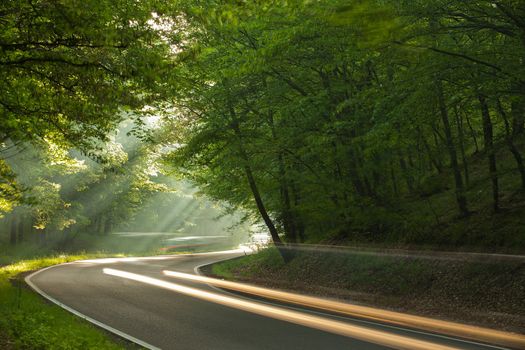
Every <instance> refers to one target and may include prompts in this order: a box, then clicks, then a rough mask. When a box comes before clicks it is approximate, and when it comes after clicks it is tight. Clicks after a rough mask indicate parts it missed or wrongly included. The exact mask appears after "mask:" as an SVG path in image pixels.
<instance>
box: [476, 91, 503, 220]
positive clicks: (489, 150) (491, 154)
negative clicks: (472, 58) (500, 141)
mask: <svg viewBox="0 0 525 350" xmlns="http://www.w3.org/2000/svg"><path fill="white" fill-rule="evenodd" d="M478 101H479V104H480V107H481V119H482V122H483V143H484V147H485V153H486V154H487V160H488V165H489V173H490V180H491V182H492V208H493V209H494V211H495V212H497V211H499V185H498V170H497V167H496V155H495V151H494V144H493V130H492V121H491V120H490V113H489V106H488V105H487V99H486V97H485V96H484V95H483V94H481V93H479V94H478Z"/></svg>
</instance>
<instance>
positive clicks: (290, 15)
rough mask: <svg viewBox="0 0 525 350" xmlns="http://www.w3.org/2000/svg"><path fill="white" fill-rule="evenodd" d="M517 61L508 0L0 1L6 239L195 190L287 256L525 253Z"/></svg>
mask: <svg viewBox="0 0 525 350" xmlns="http://www.w3.org/2000/svg"><path fill="white" fill-rule="evenodd" d="M524 59H525V3H524V2H523V1H520V0H493V1H486V0H476V1H461V0H424V1H423V0H411V1H405V0H402V1H391V0H361V1H345V0H324V1H302V0H261V1H214V0H180V1H173V2H169V3H166V2H162V1H154V0H143V1H135V2H131V1H124V0H119V1H113V0H86V1H82V2H80V1H66V0H64V1H51V0H7V1H3V2H2V4H1V5H0V76H1V77H2V79H0V115H1V117H0V215H1V216H2V219H1V220H0V226H1V229H0V235H1V240H3V241H4V242H5V243H8V242H10V243H11V244H12V245H16V244H17V243H19V242H20V241H23V240H27V239H29V238H28V237H39V238H37V239H38V240H39V241H40V242H41V243H42V244H45V241H46V237H47V236H54V237H66V238H67V237H68V235H74V234H75V233H78V232H89V233H91V234H93V235H100V234H105V233H109V232H111V231H114V230H117V229H120V230H129V228H130V227H137V226H138V225H139V226H140V224H139V222H141V223H142V222H144V221H145V220H150V221H151V222H154V223H158V222H161V221H164V222H166V220H169V218H166V217H165V216H167V215H173V213H171V214H169V213H170V208H173V207H174V206H175V205H176V203H177V201H178V202H180V201H183V198H184V193H185V192H184V191H185V190H188V189H190V188H191V189H193V188H194V189H198V193H199V194H200V196H202V197H203V198H205V200H206V201H210V202H214V203H220V205H219V207H220V209H213V211H214V213H215V212H216V213H215V214H213V215H227V214H231V215H237V217H240V219H239V221H240V222H241V223H248V224H250V225H251V224H260V225H262V226H263V227H264V228H265V230H267V231H268V232H269V234H270V236H271V238H272V241H273V243H274V244H275V245H276V246H277V247H280V248H281V249H282V252H283V254H284V253H285V252H286V247H288V246H293V245H294V244H298V243H304V242H309V243H318V242H322V243H334V244H375V245H389V246H398V245H419V246H424V245H430V246H434V247H435V246H439V247H441V248H443V249H457V248H458V247H459V248H464V249H467V248H468V249H477V250H484V251H523V249H524V248H523V247H524V246H525V245H524V244H525V229H523V227H525V226H524V224H525V221H524V219H523V218H524V217H525V216H524V214H525V196H524V192H525V165H524V160H523V157H524V151H525V147H524V146H525V65H524ZM176 187H178V189H176ZM148 203H149V204H148ZM152 203H153V204H152ZM147 205H149V209H148V213H147V214H144V213H143V214H142V216H141V215H140V213H141V209H142V208H143V207H145V206H147ZM191 205H193V204H191V203H190V204H186V206H191ZM195 206H198V205H197V204H195ZM196 210H197V209H196ZM200 210H204V211H206V210H207V209H206V208H204V209H200ZM209 210H212V209H209ZM219 212H220V213H222V214H219ZM239 213H241V214H239ZM192 214H193V213H192ZM213 215H211V216H213ZM181 217H182V221H184V215H183V214H181V215H179V217H178V219H180V218H181ZM165 226H166V227H168V226H169V227H170V229H179V228H180V227H182V226H181V224H180V223H178V224H173V223H172V224H169V223H167V224H166V225H165ZM166 227H164V228H163V229H165V228H166ZM148 228H149V229H151V226H148ZM284 255H285V256H286V254H284Z"/></svg>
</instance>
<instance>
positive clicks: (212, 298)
mask: <svg viewBox="0 0 525 350" xmlns="http://www.w3.org/2000/svg"><path fill="white" fill-rule="evenodd" d="M103 272H104V273H105V274H107V275H110V276H115V277H120V278H125V279H129V280H133V281H137V282H140V283H145V284H149V285H152V286H156V287H160V288H164V289H168V290H171V291H174V292H177V293H181V294H184V295H188V296H191V297H195V298H198V299H202V300H206V301H209V302H213V303H216V304H221V305H224V306H228V307H232V308H236V309H239V310H243V311H247V312H252V313H255V314H258V315H262V316H266V317H271V318H275V319H278V320H282V321H286V322H290V323H294V324H298V325H302V326H306V327H310V328H315V329H318V330H321V331H325V332H330V333H334V334H339V335H342V336H346V337H351V338H355V339H359V340H363V341H368V342H372V343H376V344H380V345H385V346H388V347H390V348H396V349H413V350H429V349H433V350H453V349H455V348H453V347H448V346H443V345H438V344H434V343H430V342H426V341H420V340H414V339H411V338H408V337H403V336H398V335H394V334H390V333H387V332H381V331H376V330H372V329H368V328H365V327H359V326H354V325H350V324H346V323H343V322H339V321H334V320H331V319H328V318H323V317H318V316H312V315H309V314H306V313H301V312H297V311H291V310H287V309H283V308H278V307H275V306H269V305H263V304H260V303H256V302H252V301H247V300H243V299H238V298H234V297H230V296H225V295H221V294H217V293H211V292H207V291H203V290H200V289H196V288H191V287H186V286H183V285H180V284H175V283H170V282H166V281H162V280H159V279H156V278H151V277H147V276H143V275H139V274H135V273H131V272H126V271H120V270H115V269H110V268H104V269H103Z"/></svg>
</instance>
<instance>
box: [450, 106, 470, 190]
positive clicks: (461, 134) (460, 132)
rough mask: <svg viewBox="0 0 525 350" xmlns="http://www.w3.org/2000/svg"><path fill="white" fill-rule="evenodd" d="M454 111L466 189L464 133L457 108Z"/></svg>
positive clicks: (466, 164) (466, 172) (466, 167)
mask: <svg viewBox="0 0 525 350" xmlns="http://www.w3.org/2000/svg"><path fill="white" fill-rule="evenodd" d="M454 111H455V115H456V127H457V129H458V137H459V150H460V152H461V162H462V163H463V172H464V174H465V185H466V186H467V187H468V185H469V182H470V181H469V171H468V163H467V156H466V154H465V133H464V132H463V119H462V118H461V116H460V115H459V111H458V109H457V107H455V108H454Z"/></svg>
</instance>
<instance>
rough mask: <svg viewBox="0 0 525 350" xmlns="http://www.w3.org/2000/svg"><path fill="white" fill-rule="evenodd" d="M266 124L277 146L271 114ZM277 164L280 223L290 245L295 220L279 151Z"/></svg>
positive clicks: (282, 157) (295, 239) (282, 156)
mask: <svg viewBox="0 0 525 350" xmlns="http://www.w3.org/2000/svg"><path fill="white" fill-rule="evenodd" d="M268 123H269V125H270V129H271V131H272V139H273V142H274V143H275V144H278V139H277V132H276V130H275V125H274V120H273V114H272V112H270V113H269V114H268ZM277 163H278V166H279V187H280V194H281V203H282V206H283V209H282V223H283V227H284V231H285V234H286V241H287V242H290V243H296V241H297V232H296V228H295V219H294V215H293V213H292V206H291V201H290V191H289V190H288V187H289V186H288V181H287V174H286V167H285V164H284V154H283V151H282V150H281V149H279V150H278V151H277Z"/></svg>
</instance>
